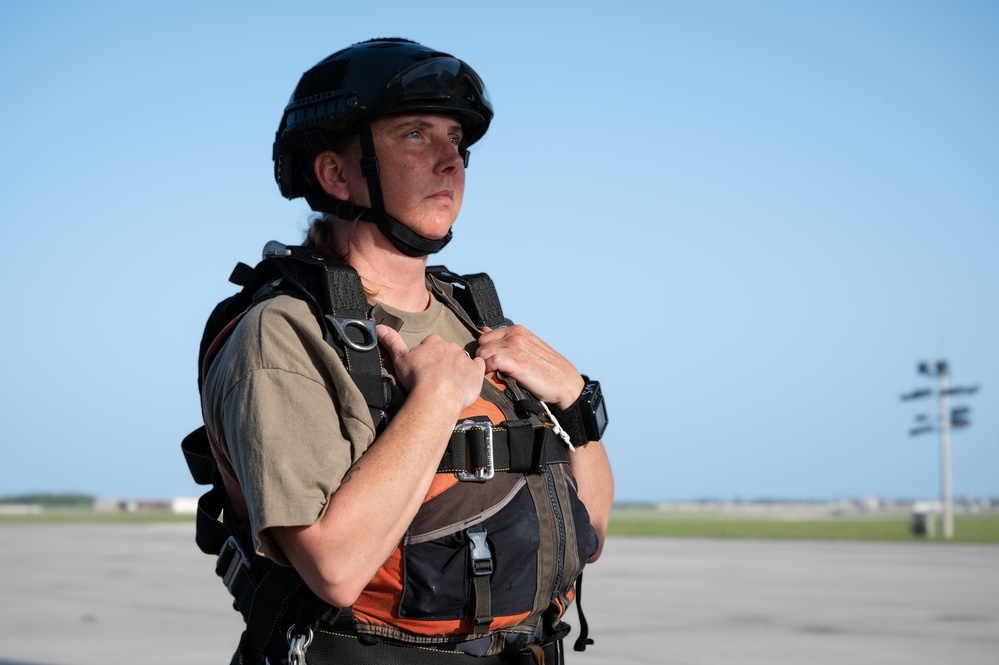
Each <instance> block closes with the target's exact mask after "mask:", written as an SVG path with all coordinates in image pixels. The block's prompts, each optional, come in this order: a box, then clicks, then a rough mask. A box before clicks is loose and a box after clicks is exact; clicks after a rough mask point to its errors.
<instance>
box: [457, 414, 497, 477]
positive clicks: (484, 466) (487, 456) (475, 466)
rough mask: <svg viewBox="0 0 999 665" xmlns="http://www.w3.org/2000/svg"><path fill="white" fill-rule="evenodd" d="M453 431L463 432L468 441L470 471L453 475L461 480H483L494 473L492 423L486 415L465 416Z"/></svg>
mask: <svg viewBox="0 0 999 665" xmlns="http://www.w3.org/2000/svg"><path fill="white" fill-rule="evenodd" d="M454 431H456V432H465V433H466V440H467V442H468V453H469V454H468V459H469V467H470V468H471V471H458V472H456V473H455V474H454V475H455V476H457V478H458V480H460V481H462V482H469V481H471V482H485V481H487V480H492V478H493V476H495V475H496V464H495V462H494V459H495V458H494V455H493V423H492V421H490V420H489V418H487V417H486V416H474V417H472V418H466V419H465V420H462V421H461V422H460V423H458V424H457V425H456V426H455V428H454Z"/></svg>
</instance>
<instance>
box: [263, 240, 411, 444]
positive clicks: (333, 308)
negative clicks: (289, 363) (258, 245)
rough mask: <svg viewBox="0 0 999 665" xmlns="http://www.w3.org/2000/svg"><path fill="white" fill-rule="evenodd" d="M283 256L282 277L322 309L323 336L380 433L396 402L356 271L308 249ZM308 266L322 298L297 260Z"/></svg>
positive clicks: (293, 249)
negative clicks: (365, 404)
mask: <svg viewBox="0 0 999 665" xmlns="http://www.w3.org/2000/svg"><path fill="white" fill-rule="evenodd" d="M286 249H287V250H288V252H289V253H288V254H287V255H285V256H284V257H274V259H273V260H274V261H276V264H277V266H278V269H279V270H280V272H281V275H282V277H283V278H284V279H285V280H286V281H287V282H288V283H289V284H291V285H292V286H294V287H295V289H296V291H298V292H299V293H300V294H301V297H303V298H304V299H305V300H306V301H307V302H309V303H310V304H311V305H312V306H313V308H314V309H317V310H318V315H319V316H320V317H321V322H322V325H323V332H324V337H326V339H327V341H328V342H329V343H330V344H331V345H332V346H333V347H334V348H335V349H336V350H337V352H338V353H339V354H340V356H341V357H342V358H343V363H344V367H345V368H346V369H347V373H348V374H349V375H350V378H351V380H352V381H353V382H354V384H355V385H356V386H357V388H358V390H360V391H361V395H363V396H364V401H365V402H366V403H367V405H368V411H369V412H370V414H371V420H372V421H373V423H374V425H375V429H376V431H380V430H381V429H382V428H383V427H384V426H385V424H386V422H387V420H388V417H387V415H386V414H387V412H388V410H389V407H390V406H391V403H392V391H391V383H390V382H389V381H388V380H387V379H385V378H383V377H382V359H381V352H380V351H379V350H378V345H377V339H376V338H375V331H374V324H373V323H372V322H371V321H369V320H368V316H367V314H368V301H367V297H366V295H365V293H364V285H363V284H362V283H361V278H360V276H359V275H358V274H357V271H356V270H354V269H353V268H351V267H350V266H348V265H346V264H344V263H341V262H339V261H335V260H333V259H331V258H329V257H327V256H325V255H323V254H321V253H319V252H318V251H315V250H312V249H310V248H307V247H288V248H286ZM289 259H290V260H292V261H295V262H297V263H298V264H300V265H305V266H309V268H308V270H310V271H313V272H314V273H315V274H316V275H317V276H318V279H319V283H318V284H317V287H318V290H319V298H320V300H317V299H316V296H315V295H314V294H313V291H312V289H310V288H309V287H308V286H307V285H306V284H305V283H304V282H303V276H302V275H301V274H300V273H299V271H296V270H295V269H294V264H293V263H291V262H288V261H289Z"/></svg>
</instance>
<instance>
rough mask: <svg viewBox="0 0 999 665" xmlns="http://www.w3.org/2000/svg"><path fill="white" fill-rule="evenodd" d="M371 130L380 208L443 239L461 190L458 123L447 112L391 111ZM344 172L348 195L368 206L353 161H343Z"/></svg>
mask: <svg viewBox="0 0 999 665" xmlns="http://www.w3.org/2000/svg"><path fill="white" fill-rule="evenodd" d="M371 133H372V135H373V137H374V141H375V154H376V155H377V157H378V172H379V180H380V181H381V187H382V197H383V199H384V202H385V212H387V213H388V214H389V215H391V216H392V217H394V218H396V219H397V220H399V221H400V222H402V223H403V224H405V225H406V226H407V227H409V228H410V229H411V230H413V231H415V232H416V233H418V234H420V235H422V236H425V237H427V238H433V239H438V238H443V237H444V236H445V235H447V232H448V230H449V229H450V228H451V225H452V224H454V221H455V219H456V218H457V217H458V212H459V210H461V200H462V196H463V195H464V193H465V165H464V160H463V159H462V157H461V155H460V154H459V153H458V145H459V144H460V143H461V138H462V129H461V123H459V122H458V120H457V118H455V117H453V116H447V115H437V114H415V115H390V116H386V117H384V118H380V119H378V120H376V121H375V122H374V123H372V125H371ZM346 176H347V179H348V186H349V189H350V200H351V201H353V202H354V203H357V204H359V205H363V206H370V198H369V196H368V187H367V181H366V180H365V178H364V177H363V176H362V175H361V169H360V164H359V162H358V160H356V159H352V160H349V161H348V163H347V165H346Z"/></svg>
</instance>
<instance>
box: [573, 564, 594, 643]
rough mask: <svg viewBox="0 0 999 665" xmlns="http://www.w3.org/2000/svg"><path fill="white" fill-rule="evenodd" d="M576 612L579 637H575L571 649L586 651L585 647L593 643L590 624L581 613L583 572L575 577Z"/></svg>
mask: <svg viewBox="0 0 999 665" xmlns="http://www.w3.org/2000/svg"><path fill="white" fill-rule="evenodd" d="M576 614H578V615H579V637H577V638H576V642H575V644H573V645H572V649H573V651H586V647H588V646H590V645H591V644H593V640H591V639H590V624H588V623H587V622H586V616H585V615H584V614H583V573H580V574H579V577H577V578H576Z"/></svg>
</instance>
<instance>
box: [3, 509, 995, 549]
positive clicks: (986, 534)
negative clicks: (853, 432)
mask: <svg viewBox="0 0 999 665" xmlns="http://www.w3.org/2000/svg"><path fill="white" fill-rule="evenodd" d="M158 522H159V523H162V522H167V523H170V522H172V523H184V522H187V523H193V522H194V516H193V515H171V514H169V513H95V512H92V511H84V510H49V511H45V512H42V513H40V514H37V515H0V525H2V524H135V523H158ZM939 532H940V528H939V523H938V526H937V533H938V534H939ZM608 533H609V535H612V536H639V537H650V538H761V539H786V540H854V541H860V540H866V541H902V542H905V541H907V542H943V541H942V539H941V538H940V537H939V536H938V537H937V538H934V539H928V538H925V537H922V536H915V535H913V534H912V531H911V529H910V521H909V519H908V518H907V517H902V516H897V517H896V516H891V517H870V518H826V519H801V520H782V519H776V518H763V517H715V516H710V515H677V514H672V513H666V512H659V511H656V510H651V509H644V510H643V509H624V510H615V511H614V512H613V513H612V514H611V521H610V528H609V529H608ZM953 542H958V543H999V514H987V515H957V516H955V518H954V540H953Z"/></svg>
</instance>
